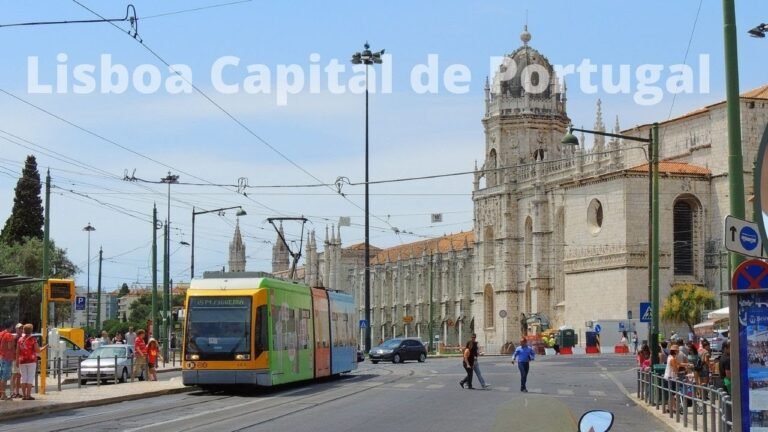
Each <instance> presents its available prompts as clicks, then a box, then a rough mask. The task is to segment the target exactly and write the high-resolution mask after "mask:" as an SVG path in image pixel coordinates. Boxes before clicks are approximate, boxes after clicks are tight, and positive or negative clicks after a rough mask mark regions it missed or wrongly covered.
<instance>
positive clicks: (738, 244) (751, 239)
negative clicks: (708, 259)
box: [723, 215, 763, 257]
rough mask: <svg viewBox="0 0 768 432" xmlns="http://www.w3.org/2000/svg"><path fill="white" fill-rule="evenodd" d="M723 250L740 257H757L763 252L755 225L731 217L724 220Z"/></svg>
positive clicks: (761, 242)
mask: <svg viewBox="0 0 768 432" xmlns="http://www.w3.org/2000/svg"><path fill="white" fill-rule="evenodd" d="M723 239H724V243H725V248H726V249H728V250H729V251H731V252H736V253H740V254H742V255H747V256H752V257H759V256H761V253H762V250H763V241H762V239H761V238H760V230H759V228H758V227H757V224H755V223H752V222H748V221H745V220H742V219H739V218H736V217H733V216H730V215H729V216H726V218H725V233H724V236H723Z"/></svg>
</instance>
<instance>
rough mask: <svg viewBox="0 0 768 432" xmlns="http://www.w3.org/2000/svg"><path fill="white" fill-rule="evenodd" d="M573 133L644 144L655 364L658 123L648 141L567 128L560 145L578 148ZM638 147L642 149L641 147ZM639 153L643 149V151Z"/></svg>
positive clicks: (653, 357) (651, 340) (651, 338)
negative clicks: (645, 152) (646, 145)
mask: <svg viewBox="0 0 768 432" xmlns="http://www.w3.org/2000/svg"><path fill="white" fill-rule="evenodd" d="M573 132H585V133H589V134H593V135H600V136H606V137H612V138H620V139H624V140H628V141H639V142H642V143H646V144H648V153H647V154H646V161H647V162H648V205H649V210H650V211H649V215H648V216H649V219H650V220H649V222H650V232H649V238H648V256H649V259H648V279H649V281H650V286H649V293H648V297H649V300H650V301H651V331H650V332H649V333H650V334H649V338H648V339H649V341H648V343H649V344H650V345H651V363H652V364H656V363H657V362H658V359H659V356H658V354H659V343H658V339H659V312H660V311H659V124H658V123H654V124H653V126H651V129H650V130H649V131H648V138H641V137H635V136H629V135H619V134H612V133H607V132H601V131H594V130H589V129H578V128H574V127H571V128H570V129H569V131H568V133H567V134H566V135H565V136H564V137H563V140H562V141H561V143H562V144H568V145H576V146H578V145H579V140H578V138H576V136H575V135H573ZM641 148H642V147H641ZM643 151H645V149H644V148H643Z"/></svg>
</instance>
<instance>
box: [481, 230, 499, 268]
mask: <svg viewBox="0 0 768 432" xmlns="http://www.w3.org/2000/svg"><path fill="white" fill-rule="evenodd" d="M493 237H494V236H493V227H492V226H487V227H485V234H484V235H483V250H484V257H485V265H486V266H492V265H494V264H495V262H496V259H495V257H496V248H495V247H494V246H495V244H494V243H495V241H494V238H493Z"/></svg>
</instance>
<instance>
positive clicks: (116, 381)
mask: <svg viewBox="0 0 768 432" xmlns="http://www.w3.org/2000/svg"><path fill="white" fill-rule="evenodd" d="M119 382H120V381H118V380H117V354H115V384H117V383H119Z"/></svg>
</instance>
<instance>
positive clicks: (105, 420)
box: [0, 356, 669, 432]
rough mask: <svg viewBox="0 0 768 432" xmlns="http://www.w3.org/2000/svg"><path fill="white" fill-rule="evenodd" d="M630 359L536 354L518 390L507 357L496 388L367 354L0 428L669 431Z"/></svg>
mask: <svg viewBox="0 0 768 432" xmlns="http://www.w3.org/2000/svg"><path fill="white" fill-rule="evenodd" d="M633 365H634V360H633V359H632V357H631V356H625V357H617V356H606V357H578V356H563V357H559V356H552V357H540V358H538V359H537V360H536V361H535V362H534V363H532V365H531V375H530V376H529V381H528V389H529V390H530V393H520V392H519V391H518V389H519V373H518V372H517V367H515V366H513V365H511V364H510V362H509V359H508V358H506V357H483V358H481V370H482V372H483V376H484V377H485V378H486V381H487V382H488V383H490V384H491V385H492V387H491V389H490V390H462V389H461V388H460V387H459V385H458V381H459V380H460V379H461V378H462V376H463V374H464V373H463V369H462V368H461V366H460V360H459V359H458V358H429V359H428V360H427V362H426V363H415V362H413V363H411V362H409V363H405V364H397V365H393V364H389V363H379V364H378V365H373V364H371V363H369V362H367V363H361V364H360V368H359V369H358V370H357V371H356V372H355V373H354V374H351V375H349V376H346V377H343V378H341V379H335V380H329V381H325V382H318V383H311V384H304V385H295V386H288V387H284V388H280V389H275V390H257V391H246V390H244V389H237V390H236V391H235V390H230V391H226V392H217V393H209V392H203V391H195V392H192V393H188V394H178V395H168V396H163V397H155V398H147V399H142V400H136V401H131V402H122V403H118V404H113V405H107V406H101V407H94V408H86V409H78V410H73V411H71V412H62V413H55V414H50V415H45V416H40V417H35V418H26V419H20V420H18V421H13V422H10V423H4V424H3V426H0V431H27V430H34V431H49V430H51V431H52V430H60V431H66V430H77V431H112V430H114V431H118V430H120V431H156V430H162V431H163V432H169V431H267V430H269V431H298V432H301V431H307V432H309V431H334V432H347V431H348V432H353V431H354V432H360V431H365V432H384V431H387V432H389V431H393V430H396V431H433V430H435V431H445V432H451V431H460V432H466V431H516V432H525V431H529V430H530V431H567V430H569V429H570V428H573V430H576V428H575V426H574V425H575V422H576V421H577V420H578V418H579V415H581V414H582V413H583V412H585V411H588V410H593V409H601V410H608V411H611V412H613V413H614V414H615V416H616V420H615V422H614V427H613V429H612V430H613V431H629V432H632V431H637V432H640V431H642V432H652V431H668V430H669V429H668V428H667V427H666V426H665V425H664V424H663V423H661V422H659V421H658V420H656V419H655V418H654V417H652V416H650V415H649V414H648V413H647V412H646V411H645V410H643V409H642V408H641V407H638V406H636V405H635V404H634V402H633V401H632V400H631V399H630V398H628V397H627V396H626V394H625V391H629V392H632V391H634V385H635V384H634V371H633V369H632V367H633ZM162 378H163V377H161V379H162ZM475 385H476V387H479V386H478V384H477V382H476V383H475Z"/></svg>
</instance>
